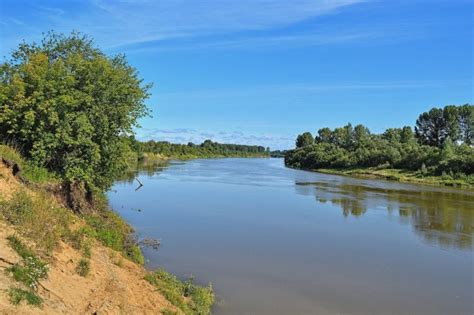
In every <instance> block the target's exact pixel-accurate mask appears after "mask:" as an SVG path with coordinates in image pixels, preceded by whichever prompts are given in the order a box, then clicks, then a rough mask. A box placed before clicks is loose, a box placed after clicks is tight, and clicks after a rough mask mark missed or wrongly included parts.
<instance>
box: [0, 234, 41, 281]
mask: <svg viewBox="0 0 474 315" xmlns="http://www.w3.org/2000/svg"><path fill="white" fill-rule="evenodd" d="M7 240H8V244H9V245H10V247H11V248H12V249H13V250H14V251H15V252H17V253H18V255H19V256H20V257H21V258H22V260H21V262H20V263H16V264H14V265H13V266H11V267H9V268H7V269H6V271H7V272H8V273H10V274H11V275H12V277H13V279H15V281H18V282H20V283H22V284H24V285H25V286H27V287H28V288H30V289H31V290H37V289H38V285H39V281H40V280H43V279H46V278H47V277H48V265H47V263H46V262H44V261H42V260H41V259H40V258H38V257H37V256H36V255H35V254H34V253H33V252H32V251H31V249H29V248H28V247H27V246H25V245H24V244H23V242H21V241H20V239H18V238H17V237H16V236H14V235H11V236H9V237H8V238H7Z"/></svg>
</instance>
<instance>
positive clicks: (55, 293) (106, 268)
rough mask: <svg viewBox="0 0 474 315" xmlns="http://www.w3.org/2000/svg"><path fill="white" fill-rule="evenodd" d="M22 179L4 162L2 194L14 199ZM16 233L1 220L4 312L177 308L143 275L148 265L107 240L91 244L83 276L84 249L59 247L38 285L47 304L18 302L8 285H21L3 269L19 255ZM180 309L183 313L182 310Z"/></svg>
mask: <svg viewBox="0 0 474 315" xmlns="http://www.w3.org/2000/svg"><path fill="white" fill-rule="evenodd" d="M20 186H21V184H20V183H19V182H18V181H17V179H16V178H15V177H13V176H12V175H11V173H10V172H9V170H8V169H7V168H6V167H5V166H3V165H1V163H0V197H1V198H9V197H10V196H11V194H12V192H14V190H15V189H17V188H18V187H20ZM14 233H15V230H14V228H13V227H12V226H9V225H7V224H6V223H5V222H3V221H1V220H0V314H2V315H3V314H160V313H161V311H162V310H164V309H169V310H173V311H177V310H176V308H175V307H173V306H172V305H171V304H170V303H169V302H168V301H167V300H166V299H165V298H164V297H163V296H162V295H161V294H160V293H158V292H156V289H155V288H154V287H152V286H151V285H150V284H149V283H148V282H146V281H145V280H143V276H144V275H145V270H144V269H143V268H142V267H141V266H138V265H136V264H134V263H132V262H130V261H127V260H126V259H124V258H122V257H121V255H120V254H119V253H118V252H114V251H112V250H110V249H109V248H106V247H104V246H102V245H99V244H95V245H94V246H93V247H92V256H91V259H90V263H91V271H90V274H89V275H88V276H87V277H86V278H83V277H81V276H79V275H78V274H77V273H76V271H75V267H76V266H77V263H78V261H79V260H80V259H81V253H79V252H78V251H77V250H75V249H73V248H72V247H70V246H69V245H68V244H66V243H60V245H59V246H58V248H57V249H56V250H55V251H54V255H53V256H54V258H53V260H52V262H51V263H50V266H49V270H50V271H49V273H48V279H47V280H44V281H42V282H41V287H40V288H39V290H38V293H39V295H40V296H41V297H42V298H43V299H44V305H43V307H42V308H36V307H31V306H28V305H26V304H25V303H22V304H21V305H19V306H13V305H11V303H10V302H9V300H8V295H7V292H6V290H8V288H10V287H11V286H15V285H16V284H15V283H14V282H13V281H12V279H11V278H10V276H8V275H7V274H6V273H5V272H4V269H5V268H7V267H9V266H10V265H11V264H12V263H16V262H18V261H19V260H20V257H19V256H18V255H17V254H16V253H15V252H14V251H13V250H12V249H11V248H10V247H9V246H8V243H7V240H6V238H7V237H8V236H9V235H12V234H14ZM177 313H178V314H179V312H178V311H177Z"/></svg>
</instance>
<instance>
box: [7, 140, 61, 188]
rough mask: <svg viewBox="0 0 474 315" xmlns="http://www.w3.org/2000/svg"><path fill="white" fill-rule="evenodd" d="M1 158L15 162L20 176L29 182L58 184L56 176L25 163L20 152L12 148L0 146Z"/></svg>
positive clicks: (41, 168)
mask: <svg viewBox="0 0 474 315" xmlns="http://www.w3.org/2000/svg"><path fill="white" fill-rule="evenodd" d="M2 157H3V158H5V159H7V160H11V161H14V162H16V163H17V164H18V165H19V166H20V168H21V172H20V176H21V177H22V178H24V179H26V180H27V181H29V182H32V183H37V184H45V183H57V182H59V178H58V176H56V175H55V174H54V173H52V172H50V171H48V170H47V169H46V168H44V167H41V166H37V165H35V164H33V163H31V162H29V161H26V160H25V159H24V158H23V157H22V156H21V154H20V151H19V150H18V149H15V148H14V147H13V146H10V145H5V144H0V158H2Z"/></svg>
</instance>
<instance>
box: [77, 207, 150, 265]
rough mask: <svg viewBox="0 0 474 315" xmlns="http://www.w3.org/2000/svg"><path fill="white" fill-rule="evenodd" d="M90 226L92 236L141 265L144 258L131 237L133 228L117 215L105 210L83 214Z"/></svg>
mask: <svg viewBox="0 0 474 315" xmlns="http://www.w3.org/2000/svg"><path fill="white" fill-rule="evenodd" d="M84 219H85V220H86V222H87V224H88V225H89V226H90V227H91V228H92V233H93V236H94V237H95V238H96V239H98V240H99V241H101V242H102V243H103V244H104V245H105V246H107V247H110V248H112V249H114V250H116V251H119V252H122V253H123V254H124V256H125V257H127V258H128V259H130V260H131V261H134V262H136V263H138V264H141V265H143V264H144V262H145V259H144V257H143V254H142V252H141V250H140V247H138V245H137V241H136V240H135V239H134V238H133V236H132V233H133V229H132V228H131V227H130V225H128V224H127V223H126V222H125V221H124V220H123V219H122V218H121V217H120V216H119V215H117V214H116V213H114V212H112V211H109V210H106V211H102V212H101V213H100V214H96V215H87V216H84Z"/></svg>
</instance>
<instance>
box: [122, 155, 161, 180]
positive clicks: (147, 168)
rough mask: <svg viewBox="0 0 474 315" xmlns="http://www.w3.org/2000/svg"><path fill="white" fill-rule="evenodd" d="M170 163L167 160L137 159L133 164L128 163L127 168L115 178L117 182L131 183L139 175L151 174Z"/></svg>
mask: <svg viewBox="0 0 474 315" xmlns="http://www.w3.org/2000/svg"><path fill="white" fill-rule="evenodd" d="M169 164H170V162H169V161H167V160H141V161H137V162H136V163H135V164H134V165H130V166H129V168H128V169H127V170H126V171H125V172H124V173H123V174H122V175H121V176H120V177H119V178H117V180H116V182H117V183H128V184H131V183H133V181H135V178H137V177H138V176H140V175H144V176H153V175H155V174H157V173H159V172H161V171H163V170H164V169H165V168H166V167H168V166H169Z"/></svg>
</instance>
